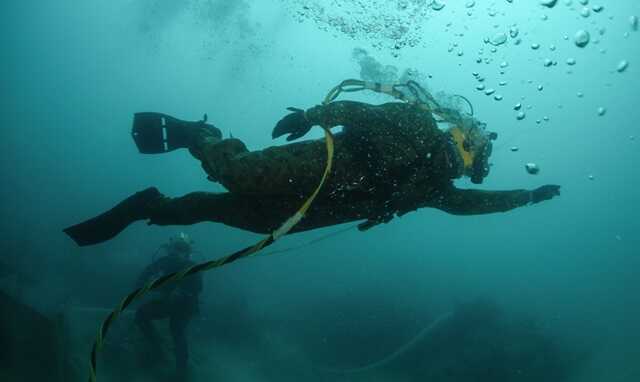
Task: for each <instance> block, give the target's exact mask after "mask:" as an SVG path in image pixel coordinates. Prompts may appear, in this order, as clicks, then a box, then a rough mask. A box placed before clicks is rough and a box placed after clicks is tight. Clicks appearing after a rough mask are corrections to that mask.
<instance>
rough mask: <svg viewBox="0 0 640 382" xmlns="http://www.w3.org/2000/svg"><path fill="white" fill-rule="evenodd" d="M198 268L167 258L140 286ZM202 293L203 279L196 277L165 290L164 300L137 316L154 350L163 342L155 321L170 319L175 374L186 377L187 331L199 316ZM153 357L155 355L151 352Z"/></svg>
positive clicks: (147, 271)
mask: <svg viewBox="0 0 640 382" xmlns="http://www.w3.org/2000/svg"><path fill="white" fill-rule="evenodd" d="M193 265H195V263H194V262H193V261H191V260H187V259H186V258H182V257H180V256H178V255H168V256H164V257H162V258H160V259H158V260H157V261H155V262H153V263H152V264H151V265H149V266H148V267H147V268H145V270H144V271H143V272H142V274H141V275H140V278H139V281H140V283H144V282H146V281H148V280H149V279H150V278H152V277H154V276H159V275H167V274H170V273H173V272H178V271H181V270H183V269H186V268H188V267H190V266H193ZM201 291H202V275H201V274H195V275H193V276H190V277H188V278H185V279H184V280H182V281H180V282H179V283H172V284H169V285H167V286H164V287H162V288H161V289H160V290H159V292H160V293H161V294H162V297H161V298H158V299H156V300H152V301H149V302H147V303H145V304H144V305H142V306H140V307H139V308H138V310H137V312H136V323H137V324H138V326H139V327H140V330H141V331H142V333H143V334H144V336H145V337H146V339H147V340H148V341H149V342H150V344H151V346H153V347H155V348H156V349H160V339H159V337H158V334H157V333H156V331H155V329H154V327H153V323H152V321H154V320H160V319H165V318H168V319H169V320H170V321H169V327H170V330H171V336H172V337H173V343H174V347H175V356H176V370H177V373H178V374H179V375H185V373H186V371H187V362H188V359H189V352H188V346H187V337H186V329H187V325H188V324H189V321H190V320H191V318H193V316H194V315H196V314H197V313H198V308H199V306H198V295H199V294H200V292H201ZM151 353H153V352H151Z"/></svg>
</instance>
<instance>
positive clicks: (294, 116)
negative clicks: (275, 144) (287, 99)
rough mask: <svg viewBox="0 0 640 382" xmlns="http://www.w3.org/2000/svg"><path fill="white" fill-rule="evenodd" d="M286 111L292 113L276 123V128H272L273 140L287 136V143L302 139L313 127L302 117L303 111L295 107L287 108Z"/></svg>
mask: <svg viewBox="0 0 640 382" xmlns="http://www.w3.org/2000/svg"><path fill="white" fill-rule="evenodd" d="M287 110H289V111H292V112H293V113H291V114H288V115H287V116H285V117H284V118H282V119H281V120H280V121H278V123H277V124H276V127H274V128H273V131H272V132H271V137H272V138H273V139H276V138H278V137H281V136H283V135H285V134H289V136H288V137H287V141H293V140H295V139H298V138H302V137H303V136H304V135H305V134H306V133H308V132H309V130H311V128H312V127H313V125H312V124H311V122H309V121H308V120H307V117H306V116H305V115H304V110H302V109H298V108H295V107H288V108H287Z"/></svg>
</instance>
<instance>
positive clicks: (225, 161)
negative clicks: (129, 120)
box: [64, 84, 560, 246]
mask: <svg viewBox="0 0 640 382" xmlns="http://www.w3.org/2000/svg"><path fill="white" fill-rule="evenodd" d="M384 86H385V85H380V84H374V85H373V86H371V87H369V88H368V89H375V90H379V89H381V88H383V87H384ZM396 98H400V97H396ZM431 99H432V98H431ZM432 104H433V106H431V107H423V106H424V104H416V103H410V102H409V103H407V102H390V103H385V104H382V105H371V104H367V103H361V102H355V101H333V102H328V103H327V102H325V103H323V104H322V105H319V106H315V107H312V108H310V109H307V110H301V109H296V108H289V109H288V110H289V111H291V113H290V114H288V115H286V116H285V117H284V118H282V119H281V120H280V121H279V122H278V123H277V124H276V126H275V128H274V129H273V132H272V137H273V138H274V139H276V138H278V137H281V136H285V135H286V138H287V141H293V140H296V139H299V138H302V137H303V136H304V135H305V134H306V133H307V132H308V131H309V130H310V129H311V128H312V127H313V126H316V125H321V126H323V127H325V128H334V127H337V126H342V131H340V132H338V133H336V134H335V156H334V162H335V165H334V167H333V170H332V172H331V174H330V176H329V178H328V180H327V182H326V183H325V184H324V186H323V187H322V189H321V191H320V194H319V195H318V196H317V198H316V199H315V201H314V203H313V204H312V205H311V207H310V209H309V210H308V211H307V213H306V214H305V215H304V219H302V220H301V221H300V222H299V224H297V225H296V226H295V227H294V228H293V229H292V231H291V232H300V231H306V230H312V229H316V228H320V227H327V226H332V225H336V224H342V223H347V222H352V221H364V222H362V223H361V224H360V225H359V228H360V230H366V229H369V228H371V227H373V226H376V225H378V224H380V223H388V222H389V221H391V220H392V219H393V218H394V217H395V216H402V215H404V214H406V213H408V212H411V211H415V210H417V209H420V208H436V209H440V210H442V211H445V212H447V213H451V214H456V215H474V214H489V213H496V212H505V211H509V210H512V209H514V208H518V207H522V206H526V205H530V204H536V203H539V202H542V201H545V200H549V199H551V198H553V197H554V196H556V195H559V194H560V186H557V185H546V186H542V187H539V188H537V189H534V190H524V189H518V190H509V191H485V190H477V189H460V188H456V187H455V186H454V184H453V181H454V180H455V179H458V178H461V177H463V176H467V177H469V178H470V179H471V182H473V183H474V184H480V183H482V182H483V179H484V178H485V177H486V176H487V175H488V174H489V169H490V167H489V156H490V155H491V152H492V141H493V140H495V139H496V138H497V134H496V133H493V132H489V131H486V129H485V125H484V124H483V123H482V122H480V121H478V120H477V119H475V118H474V117H473V116H472V114H473V113H472V114H471V115H469V114H466V113H463V112H460V111H458V110H456V109H455V108H447V107H441V106H440V105H438V104H436V103H435V101H434V102H432ZM439 124H446V128H445V129H441V128H440V127H439ZM132 134H133V138H134V141H135V143H136V144H137V146H138V149H139V151H140V152H141V153H144V154H160V153H166V152H169V151H172V150H176V149H181V148H185V149H188V150H189V151H190V152H191V154H192V155H193V156H194V157H195V158H196V159H198V160H199V161H200V162H201V164H202V167H203V169H204V171H205V172H206V173H207V175H208V178H209V180H211V181H214V182H219V183H220V184H222V185H223V186H224V187H225V188H226V189H227V190H228V192H224V193H210V192H193V193H189V194H187V195H184V196H182V197H177V198H171V197H166V196H164V195H163V194H161V193H160V192H159V191H158V190H157V189H156V188H154V187H151V188H148V189H146V190H143V191H141V192H138V193H136V194H134V195H132V196H130V197H129V198H127V199H125V200H124V201H122V202H121V203H119V204H118V205H116V206H115V207H113V208H112V209H110V210H108V211H107V212H105V213H103V214H101V215H98V216H96V217H94V218H92V219H89V220H87V221H85V222H83V223H80V224H77V225H74V226H72V227H69V228H66V229H65V230H64V232H66V233H67V234H68V235H69V236H70V237H71V238H72V239H73V240H74V241H75V242H76V243H77V244H78V245H80V246H85V245H92V244H97V243H100V242H104V241H106V240H109V239H111V238H113V237H114V236H116V235H117V234H118V233H119V232H121V231H122V230H124V229H125V228H126V227H127V226H128V225H130V224H131V223H133V222H135V221H138V220H147V221H148V224H150V225H151V224H155V225H190V224H196V223H199V222H205V221H210V222H219V223H223V224H226V225H229V226H233V227H237V228H241V229H244V230H248V231H252V232H256V233H270V232H272V231H273V230H275V229H277V228H278V227H279V225H280V224H281V223H282V222H283V221H285V220H286V219H287V218H288V217H289V216H291V215H292V214H293V213H294V212H296V210H297V209H298V207H299V206H300V204H301V203H302V202H303V201H304V200H305V197H306V196H308V195H309V194H311V193H312V192H313V191H314V189H315V187H316V186H317V184H318V182H319V180H320V178H321V176H322V173H323V169H324V167H325V165H326V161H327V160H326V157H325V154H324V153H325V151H324V150H325V146H324V142H323V140H321V139H318V140H310V141H304V142H296V143H291V144H287V145H283V146H274V147H269V148H266V149H264V150H259V151H249V150H248V149H247V147H246V146H245V144H244V143H243V142H242V141H241V140H239V139H237V138H223V137H222V133H221V131H220V130H219V129H218V128H216V127H215V126H213V125H211V124H208V123H207V118H206V115H205V118H204V119H203V120H202V121H198V122H186V121H182V120H178V119H176V118H173V117H171V116H168V115H165V114H161V113H137V114H135V116H134V121H133V131H132Z"/></svg>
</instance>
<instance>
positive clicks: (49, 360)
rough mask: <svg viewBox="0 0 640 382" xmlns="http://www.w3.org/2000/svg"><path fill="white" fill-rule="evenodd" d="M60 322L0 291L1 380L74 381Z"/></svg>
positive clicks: (16, 381)
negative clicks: (71, 376)
mask: <svg viewBox="0 0 640 382" xmlns="http://www.w3.org/2000/svg"><path fill="white" fill-rule="evenodd" d="M61 334H62V332H61V325H58V324H57V323H56V322H55V321H54V320H51V319H49V318H47V317H45V316H43V315H42V314H40V313H38V312H36V311H35V310H33V309H32V308H30V307H28V306H26V305H24V304H22V303H20V302H19V301H17V300H15V299H14V298H12V297H11V296H9V295H7V294H5V293H3V292H1V291H0V380H1V381H12V382H13V381H15V382H19V381H51V382H58V381H60V382H63V381H69V380H72V378H70V376H68V375H67V373H68V372H69V370H70V369H69V367H68V365H67V362H66V354H64V346H62V336H61Z"/></svg>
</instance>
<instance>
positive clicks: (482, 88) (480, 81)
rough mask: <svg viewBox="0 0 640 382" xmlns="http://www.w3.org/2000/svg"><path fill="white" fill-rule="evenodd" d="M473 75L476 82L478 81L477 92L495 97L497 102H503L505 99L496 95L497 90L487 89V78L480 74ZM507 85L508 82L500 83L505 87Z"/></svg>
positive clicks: (474, 73)
mask: <svg viewBox="0 0 640 382" xmlns="http://www.w3.org/2000/svg"><path fill="white" fill-rule="evenodd" d="M504 64H505V65H504V67H506V66H507V65H506V63H504ZM501 66H502V65H501ZM472 74H473V76H474V77H475V79H476V81H478V84H477V85H476V90H478V91H481V92H483V93H484V94H485V95H486V96H493V99H494V100H496V101H502V100H503V99H504V97H503V96H502V94H499V93H496V89H494V88H490V87H487V86H486V85H485V84H484V82H485V78H484V77H483V76H481V75H480V73H478V72H473V73H472ZM506 84H507V83H506V82H500V84H499V85H500V86H505V85H506Z"/></svg>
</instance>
